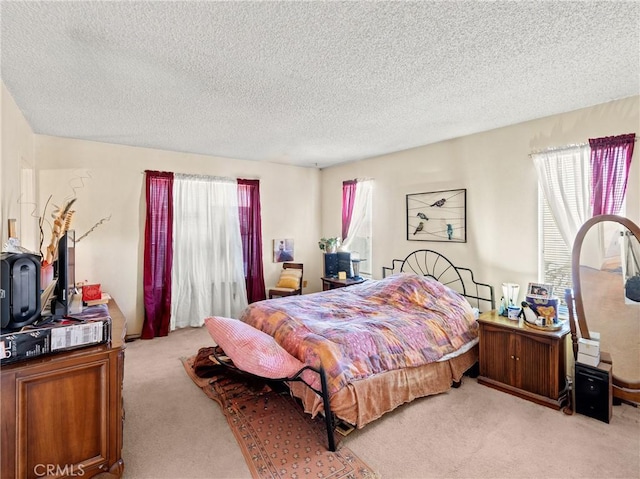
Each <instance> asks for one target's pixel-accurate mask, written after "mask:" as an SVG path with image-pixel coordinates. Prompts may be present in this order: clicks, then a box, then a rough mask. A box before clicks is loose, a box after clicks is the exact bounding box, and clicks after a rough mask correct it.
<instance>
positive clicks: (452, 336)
mask: <svg viewBox="0 0 640 479" xmlns="http://www.w3.org/2000/svg"><path fill="white" fill-rule="evenodd" d="M240 319H241V320H242V321H244V322H246V323H248V324H251V325H252V326H254V327H256V328H258V329H260V330H262V331H264V332H266V333H267V334H269V335H271V336H273V337H274V338H275V339H276V341H277V342H278V343H279V344H280V345H281V346H282V347H283V348H284V349H286V350H287V351H288V352H289V353H290V354H292V355H293V356H295V357H296V358H298V359H299V360H301V361H302V362H304V363H306V364H309V365H311V366H314V367H319V366H320V364H322V365H323V366H324V369H325V371H326V374H327V380H328V384H329V392H330V393H332V394H333V393H335V392H336V391H338V390H340V389H341V388H343V387H344V386H345V385H347V384H349V383H350V382H353V381H357V380H360V379H364V378H367V377H369V376H371V375H374V374H377V373H381V372H384V371H389V370H393V369H401V368H407V367H414V366H420V365H423V364H427V363H431V362H434V361H438V360H439V359H440V358H441V357H443V356H444V355H446V354H448V353H451V352H454V351H456V350H457V349H459V348H460V347H461V346H463V345H464V344H466V343H468V342H469V341H471V340H473V339H475V338H476V337H477V336H478V326H477V323H476V321H475V319H474V315H473V311H472V309H471V306H469V303H468V302H467V300H466V299H464V298H463V297H462V296H461V295H459V294H458V293H457V292H455V291H453V290H452V289H450V288H448V287H446V286H444V285H442V284H440V283H438V282H437V281H435V280H432V279H429V278H426V277H423V276H418V275H413V274H406V273H401V274H398V275H394V276H391V277H389V278H385V279H382V280H369V281H366V282H364V283H361V284H358V285H354V286H350V287H348V288H341V289H334V290H331V291H324V292H321V293H314V294H308V295H302V296H289V297H283V298H277V299H271V300H266V301H260V302H257V303H253V304H251V305H249V306H248V307H247V308H246V309H245V310H244V311H243V313H242V315H241V317H240Z"/></svg>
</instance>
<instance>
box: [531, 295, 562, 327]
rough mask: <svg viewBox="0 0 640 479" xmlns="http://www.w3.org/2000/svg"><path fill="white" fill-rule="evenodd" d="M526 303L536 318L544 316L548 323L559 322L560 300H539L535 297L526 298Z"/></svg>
mask: <svg viewBox="0 0 640 479" xmlns="http://www.w3.org/2000/svg"><path fill="white" fill-rule="evenodd" d="M526 301H527V303H529V305H530V306H531V309H532V310H533V312H534V313H536V316H539V317H540V316H542V317H543V318H546V319H547V321H549V320H551V321H553V322H554V323H557V322H558V298H553V297H552V298H539V297H535V296H528V295H527V296H526Z"/></svg>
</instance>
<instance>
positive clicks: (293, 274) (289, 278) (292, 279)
mask: <svg viewBox="0 0 640 479" xmlns="http://www.w3.org/2000/svg"><path fill="white" fill-rule="evenodd" d="M300 278H302V270H301V269H293V268H287V269H283V270H282V271H281V272H280V279H279V280H278V284H277V285H276V288H291V289H298V287H299V286H300Z"/></svg>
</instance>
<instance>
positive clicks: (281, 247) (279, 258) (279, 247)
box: [273, 238, 294, 263]
mask: <svg viewBox="0 0 640 479" xmlns="http://www.w3.org/2000/svg"><path fill="white" fill-rule="evenodd" d="M286 261H294V254H293V239H291V238H287V239H280V238H278V239H274V240H273V262H274V263H284V262H286Z"/></svg>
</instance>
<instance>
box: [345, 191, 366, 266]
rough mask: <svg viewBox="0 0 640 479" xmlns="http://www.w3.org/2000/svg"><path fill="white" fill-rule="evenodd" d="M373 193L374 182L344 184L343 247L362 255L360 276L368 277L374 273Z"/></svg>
mask: <svg viewBox="0 0 640 479" xmlns="http://www.w3.org/2000/svg"><path fill="white" fill-rule="evenodd" d="M372 192H373V180H349V181H345V182H344V183H343V184H342V193H343V194H342V198H343V200H342V231H343V236H344V237H343V246H344V247H345V248H347V249H348V250H349V251H351V252H352V253H358V254H359V255H360V259H361V263H360V274H361V275H368V276H371V272H372V271H373V267H372V264H373V257H372V248H371V232H372V214H371V212H372V207H371V203H372ZM345 232H346V235H345V234H344V233H345Z"/></svg>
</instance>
